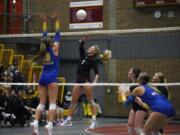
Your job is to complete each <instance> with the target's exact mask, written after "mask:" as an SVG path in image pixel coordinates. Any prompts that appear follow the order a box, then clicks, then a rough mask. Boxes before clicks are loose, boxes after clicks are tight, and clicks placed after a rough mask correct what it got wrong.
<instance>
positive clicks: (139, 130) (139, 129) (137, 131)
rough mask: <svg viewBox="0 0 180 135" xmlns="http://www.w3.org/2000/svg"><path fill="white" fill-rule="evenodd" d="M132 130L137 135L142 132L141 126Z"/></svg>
mask: <svg viewBox="0 0 180 135" xmlns="http://www.w3.org/2000/svg"><path fill="white" fill-rule="evenodd" d="M134 130H135V132H136V134H137V135H139V134H140V133H142V132H143V130H142V128H135V129H134Z"/></svg>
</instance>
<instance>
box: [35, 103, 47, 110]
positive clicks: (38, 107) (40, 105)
mask: <svg viewBox="0 0 180 135" xmlns="http://www.w3.org/2000/svg"><path fill="white" fill-rule="evenodd" d="M36 109H37V110H40V111H43V110H44V109H45V105H44V104H39V105H38V106H37V108H36Z"/></svg>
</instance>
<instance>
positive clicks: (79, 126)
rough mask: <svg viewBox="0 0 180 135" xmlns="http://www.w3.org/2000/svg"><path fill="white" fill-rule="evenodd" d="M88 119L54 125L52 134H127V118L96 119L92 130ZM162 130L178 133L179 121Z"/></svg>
mask: <svg viewBox="0 0 180 135" xmlns="http://www.w3.org/2000/svg"><path fill="white" fill-rule="evenodd" d="M89 120H90V119H83V120H74V121H73V126H71V127H59V126H55V127H54V130H53V135H93V134H96V135H127V129H126V124H127V119H120V118H101V119H98V127H97V128H96V129H93V130H88V129H87V128H88V126H89ZM164 130H165V133H166V135H180V123H179V122H177V121H174V122H172V123H171V124H169V125H168V126H167V127H166V128H165V129H164ZM0 135H31V129H30V128H29V127H23V128H22V127H13V128H0ZM40 135H46V133H45V130H44V129H43V127H40Z"/></svg>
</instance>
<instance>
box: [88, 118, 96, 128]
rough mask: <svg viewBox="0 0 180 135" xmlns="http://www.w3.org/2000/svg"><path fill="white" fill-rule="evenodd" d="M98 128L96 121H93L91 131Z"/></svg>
mask: <svg viewBox="0 0 180 135" xmlns="http://www.w3.org/2000/svg"><path fill="white" fill-rule="evenodd" d="M96 126H97V122H96V121H94V120H93V121H91V125H90V126H89V129H94V128H96Z"/></svg>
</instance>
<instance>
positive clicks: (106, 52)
mask: <svg viewBox="0 0 180 135" xmlns="http://www.w3.org/2000/svg"><path fill="white" fill-rule="evenodd" d="M111 57H112V52H111V50H108V49H105V50H104V51H103V53H102V54H100V58H101V59H102V62H103V63H107V62H108V61H109V60H110V59H111Z"/></svg>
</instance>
